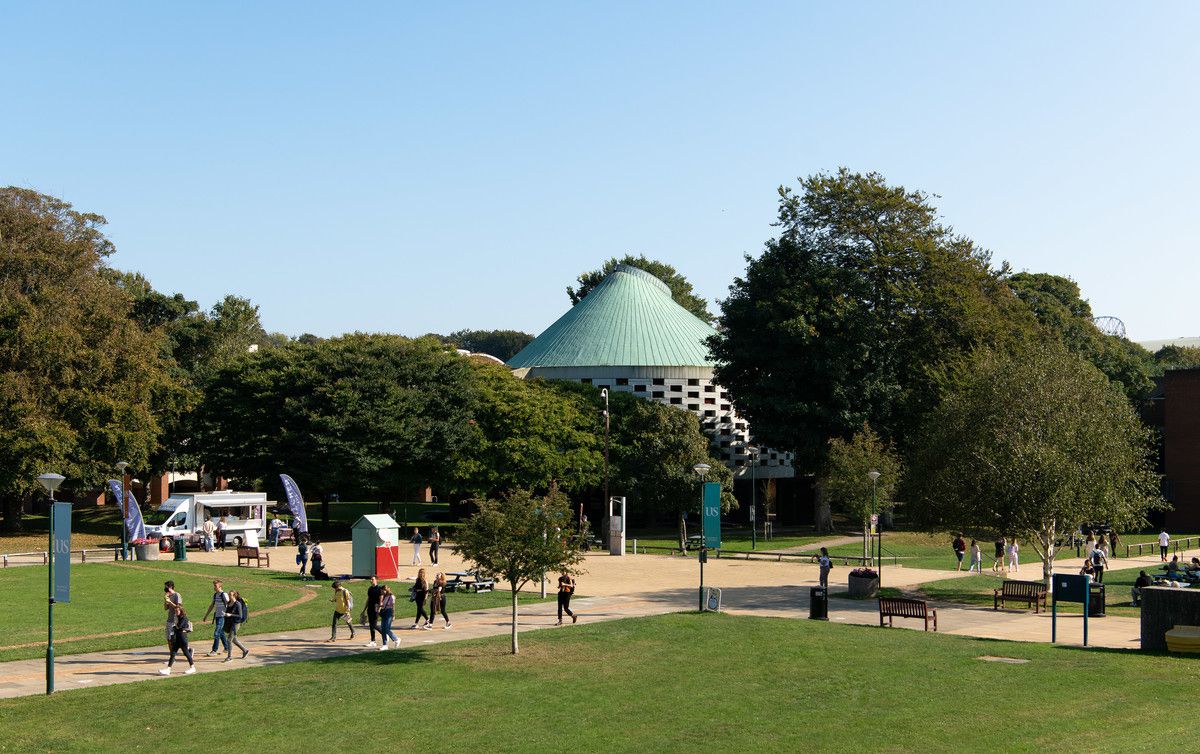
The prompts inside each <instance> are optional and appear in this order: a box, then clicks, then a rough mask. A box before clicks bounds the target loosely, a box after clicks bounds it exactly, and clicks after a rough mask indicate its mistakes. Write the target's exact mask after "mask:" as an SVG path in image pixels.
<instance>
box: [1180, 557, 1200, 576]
mask: <svg viewBox="0 0 1200 754" xmlns="http://www.w3.org/2000/svg"><path fill="white" fill-rule="evenodd" d="M1183 569H1184V570H1185V571H1190V572H1193V573H1194V572H1196V571H1200V558H1192V562H1191V563H1188V564H1187V565H1185V566H1184V567H1183Z"/></svg>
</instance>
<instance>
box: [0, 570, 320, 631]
mask: <svg viewBox="0 0 1200 754" xmlns="http://www.w3.org/2000/svg"><path fill="white" fill-rule="evenodd" d="M121 567H122V568H134V569H137V570H139V571H153V572H155V573H165V574H168V575H175V576H202V577H205V578H210V579H225V580H227V579H228V576H224V575H222V574H215V573H197V572H195V571H188V572H183V571H169V570H166V569H163V568H150V567H148V566H140V565H134V564H131V563H125V564H123V565H122V566H121ZM278 586H280V587H282V588H284V589H288V590H291V591H293V592H297V593H299V595H300V596H299V597H297V598H296V599H294V600H292V601H291V602H285V603H284V604H282V605H276V606H275V607H268V608H265V609H263V610H255V611H254V614H255V615H266V614H267V613H281V612H283V611H284V610H291V609H292V608H293V607H296V606H297V605H303V604H304V603H305V602H310V601H311V600H313V599H316V596H317V593H316V592H315V591H314V590H312V589H307V588H305V587H302V586H293V585H292V584H279V585H278ZM162 630H163V624H162V623H161V622H159V623H157V624H155V625H153V626H146V627H144V628H131V629H129V630H127V631H110V632H108V633H103V634H88V635H87V636H71V637H68V638H65V639H60V638H55V639H54V643H55V644H56V645H58V644H69V643H71V642H75V641H88V640H89V639H108V638H111V637H114V636H132V635H134V634H144V633H147V632H150V631H162ZM246 635H247V636H253V635H254V634H246ZM45 644H46V642H44V641H32V642H26V643H25V644H7V645H4V646H0V651H3V650H6V649H29V648H30V647H41V646H45Z"/></svg>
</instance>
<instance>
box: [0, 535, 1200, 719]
mask: <svg viewBox="0 0 1200 754" xmlns="http://www.w3.org/2000/svg"><path fill="white" fill-rule="evenodd" d="M410 552H411V551H410ZM273 553H277V555H276V556H275V557H274V558H273V560H274V561H275V565H276V567H278V568H279V569H280V570H290V565H291V564H290V562H286V561H289V560H290V558H292V557H293V553H294V550H293V549H292V548H288V547H282V548H278V549H277V550H274V551H273ZM326 556H327V558H326V559H327V562H328V563H329V570H330V572H331V573H335V574H336V573H340V572H344V571H346V570H349V561H350V544H349V543H348V542H346V543H342V542H335V543H330V544H328V545H327V546H326ZM1187 557H1188V558H1190V557H1191V553H1189V554H1188V556H1187ZM188 559H189V560H194V561H199V562H205V563H217V564H222V565H233V564H234V561H235V560H236V556H235V553H234V552H233V551H232V550H230V551H226V552H223V553H222V552H216V553H189V554H188ZM441 560H442V562H441V565H440V566H437V568H438V569H442V570H446V571H454V570H459V569H460V568H461V566H462V561H461V560H459V559H458V558H457V556H455V555H453V554H452V553H448V552H443V555H442V559H441ZM1158 563H1159V561H1158V558H1157V557H1151V556H1147V557H1144V558H1132V559H1122V560H1117V561H1113V567H1114V568H1132V567H1138V566H1142V567H1146V568H1147V570H1151V569H1154V568H1157V565H1158ZM1078 565H1079V561H1078V560H1076V559H1071V560H1065V561H1060V562H1059V563H1058V564H1057V569H1058V570H1060V571H1061V570H1074V569H1075V568H1078ZM102 567H122V566H121V565H120V564H118V565H106V566H102ZM584 567H585V568H586V569H587V573H586V574H585V575H584V576H581V577H580V579H579V583H580V592H581V593H582V594H586V595H588V596H587V597H584V598H580V599H577V600H575V601H574V603H573V607H577V608H578V610H577V612H579V613H580V615H581V622H583V623H589V622H595V621H601V620H614V619H618V618H628V617H638V616H649V615H660V614H664V613H670V612H677V611H680V610H694V609H695V608H696V603H697V584H698V576H699V564H698V563H697V562H696V560H695V559H693V558H682V557H669V556H658V555H637V556H632V555H631V556H627V557H624V558H614V557H609V556H608V555H604V554H592V555H589V556H588V558H587V559H586V561H585V563H584ZM429 568H430V570H433V569H434V567H432V566H430V567H429ZM1026 568H1027V569H1028V570H1029V573H1028V575H1027V577H1028V578H1037V577H1038V576H1040V573H1041V571H1040V565H1039V564H1038V563H1036V562H1035V563H1030V564H1028V565H1027V566H1026ZM416 569H417V567H416V566H404V567H402V573H401V575H400V579H401V580H404V579H406V578H412V577H414V576H415V574H416ZM840 570H841V569H836V570H835V572H834V573H835V581H841V578H840V576H841V574H839V573H838V571H840ZM967 575H968V574H967V573H966V572H965V571H962V572H955V571H934V570H925V569H916V568H904V567H898V568H897V567H893V568H885V569H884V576H883V579H884V581H883V584H884V586H889V587H897V588H900V589H905V588H913V587H915V586H916V585H918V584H921V583H924V582H928V581H934V580H938V579H946V578H956V577H965V576H967ZM1021 575H1022V576H1026V573H1025V569H1024V568H1023V569H1022V573H1021ZM705 582H706V583H707V584H709V585H711V586H718V587H720V588H721V589H722V599H723V608H724V609H725V610H726V611H728V612H729V613H732V614H744V615H761V616H775V617H781V618H806V617H807V616H808V608H809V602H808V595H809V587H811V586H814V585H816V583H817V568H816V567H815V566H813V565H809V564H806V563H776V562H770V561H756V560H750V561H745V560H739V561H733V560H725V559H719V560H718V559H712V560H710V561H709V562H708V564H707V565H706V567H705ZM631 587H632V588H631ZM535 589H536V585H535ZM549 591H552V589H550V590H549ZM830 602H831V604H830V612H829V614H830V620H832V621H835V622H844V623H856V624H865V625H877V624H878V622H879V618H878V609H877V606H876V603H875V602H874V601H856V600H841V599H834V600H831V601H830ZM934 607H936V608H937V611H938V629H939V632H940V633H949V634H957V635H962V636H975V637H981V638H990V639H1005V640H1013V641H1037V642H1048V641H1049V640H1050V616H1049V615H1048V614H1042V615H1035V614H1033V613H1032V612H1028V611H998V612H997V611H993V610H992V609H990V608H981V607H972V606H964V605H952V604H939V603H935V604H934ZM509 610H510V609H509V608H507V607H501V608H492V609H488V610H477V611H472V612H467V613H458V614H455V615H453V616H452V618H453V620H454V627H453V628H452V629H450V630H442V629H440V628H439V629H434V630H432V631H412V630H398V631H397V634H398V635H399V636H400V637H401V640H402V646H401V650H400V651H405V650H408V649H411V648H413V647H422V646H426V645H428V644H439V643H443V642H447V641H457V640H462V639H475V638H482V637H488V636H500V635H507V634H508V633H509V631H510V623H509ZM555 620H556V616H555V606H554V604H552V603H540V604H534V605H522V606H521V630H522V632H526V631H530V630H542V629H547V628H552V627H553V625H554V622H555ZM403 623H404V621H403V620H401V625H403ZM896 625H897V627H904V628H912V629H917V630H921V629H923V627H924V626H923V624H922V623H921V622H920V621H916V620H905V619H898V620H897V623H896ZM1089 629H1090V637H1089V638H1090V642H1089V643H1090V644H1092V645H1094V646H1101V647H1112V648H1122V649H1129V648H1136V647H1137V645H1138V638H1139V621H1138V619H1137V618H1127V617H1115V616H1110V617H1106V618H1103V619H1093V620H1092V621H1091V622H1090V625H1089ZM556 630H570V627H569V626H564V627H563V628H561V629H556ZM328 631H329V629H328V628H317V629H305V630H300V631H289V632H283V633H272V634H257V635H255V634H252V635H248V636H246V637H243V638H244V640H245V643H246V644H247V646H248V647H250V649H251V655H250V656H249V657H248V658H247V659H246V660H236V659H235V660H234V661H232V662H229V663H223V662H221V659H222V658H220V657H214V658H206V657H203V656H202V655H203V651H201V652H200V653H199V655H198V656H197V667H198V669H199V672H201V673H207V672H215V671H224V670H232V669H236V668H241V667H254V666H262V665H274V664H279V663H283V662H296V661H301V660H310V659H319V658H324V657H332V656H339V655H343V654H348V653H353V652H367V651H376V650H368V649H367V648H366V647H365V646H364V645H365V643H366V641H367V634H366V633H365V632H364V630H362V629H360V631H359V633H358V635H357V637H356V639H355V641H353V642H351V641H349V639H348V638H343V639H340V640H339V641H338V642H336V643H327V642H325V641H324V640H325V639H327V638H328V636H329V633H328ZM344 631H345V630H344V629H343V636H345V634H344ZM203 635H204V626H201V627H200V628H199V630H198V631H197V633H196V634H195V637H196V638H195V639H194V641H193V643H194V645H195V646H197V647H199V648H200V649H201V650H204V649H207V644H206V643H205V642H204V641H203V638H202V637H203ZM1059 639H1060V641H1061V643H1065V644H1080V643H1081V642H1082V617H1081V616H1078V615H1070V616H1060V623H1059ZM235 656H236V653H235ZM164 659H165V651H164V649H163V648H162V647H161V646H156V647H148V648H143V649H132V650H121V651H113V652H96V653H89V654H79V655H67V656H60V657H59V658H58V659H57V661H56V663H55V664H56V667H57V671H58V672H57V675H56V684H57V688H58V689H60V690H68V689H74V688H86V687H89V686H102V685H110V684H115V683H127V682H131V681H139V680H150V679H155V678H160V677H161V676H159V675H158V670H159V669H160V668H161V667H162V664H163V662H164ZM176 667H177V668H180V664H179V663H178V662H177V663H176ZM177 672H182V668H180V669H179V670H178V671H177ZM44 692H45V662H44V660H42V659H37V660H22V661H16V662H8V663H3V664H0V698H2V697H14V696H26V695H33V694H42V693H44Z"/></svg>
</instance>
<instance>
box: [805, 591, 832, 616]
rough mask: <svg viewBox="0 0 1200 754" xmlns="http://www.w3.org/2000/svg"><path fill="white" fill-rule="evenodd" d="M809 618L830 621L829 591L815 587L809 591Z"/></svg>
mask: <svg viewBox="0 0 1200 754" xmlns="http://www.w3.org/2000/svg"><path fill="white" fill-rule="evenodd" d="M808 617H809V618H811V619H812V620H829V590H828V589H825V588H823V587H819V586H814V587H811V588H810V589H809V590H808Z"/></svg>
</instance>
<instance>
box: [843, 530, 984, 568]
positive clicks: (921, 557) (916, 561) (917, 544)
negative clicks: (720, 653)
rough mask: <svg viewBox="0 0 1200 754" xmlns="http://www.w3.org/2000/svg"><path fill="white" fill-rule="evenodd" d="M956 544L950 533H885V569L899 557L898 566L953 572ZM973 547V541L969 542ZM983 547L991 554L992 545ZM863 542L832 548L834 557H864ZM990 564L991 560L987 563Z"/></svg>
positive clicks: (965, 562)
mask: <svg viewBox="0 0 1200 754" xmlns="http://www.w3.org/2000/svg"><path fill="white" fill-rule="evenodd" d="M952 541H954V537H953V536H951V535H948V534H923V533H920V532H907V531H885V532H884V533H883V554H884V561H883V565H884V568H887V567H888V566H889V565H892V556H893V555H894V556H896V558H897V560H896V563H898V564H899V565H903V566H906V567H908V568H936V569H942V570H954V567H955V564H956V562H957V561H955V559H954V550H953V549H952V548H951V547H950V543H951V542H952ZM967 543H968V544H970V539H968V540H967ZM979 544H980V547H982V548H983V550H984V556H985V557H987V556H988V555H989V553H988V548H989V547H991V545H990V543H987V542H980V543H979ZM862 549H863V548H862V543H861V542H855V543H853V544H846V545H838V546H837V547H831V548H829V552H830V554H831V555H862ZM970 557H971V555H970V553H969V552H968V553H967V557H966V558H965V559H964V562H963V568H964V569H965V568H967V566H968V565H970ZM986 562H987V564H988V565H989V566H990V565H991V562H992V561H991V560H987V561H986Z"/></svg>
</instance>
